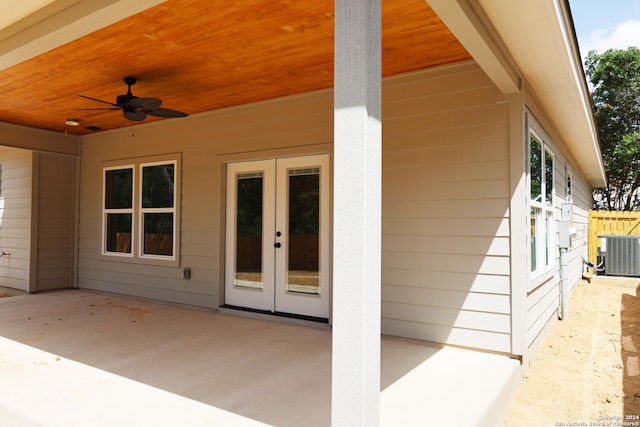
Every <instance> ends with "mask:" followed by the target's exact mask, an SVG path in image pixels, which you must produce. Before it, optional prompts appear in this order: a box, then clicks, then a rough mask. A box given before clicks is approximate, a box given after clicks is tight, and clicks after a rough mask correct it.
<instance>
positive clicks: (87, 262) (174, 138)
mask: <svg viewBox="0 0 640 427" xmlns="http://www.w3.org/2000/svg"><path fill="white" fill-rule="evenodd" d="M114 114H116V113H114ZM332 139H333V97H332V94H331V92H330V91H322V92H319V93H313V94H307V95H301V96H296V97H291V98H286V99H280V100H274V101H269V102H264V103H259V104H252V105H248V106H240V107H236V108H229V109H226V110H220V111H216V112H212V113H205V114H201V115H197V116H194V117H189V118H187V119H173V120H164V121H162V122H159V123H150V124H144V125H141V126H138V127H135V128H128V129H124V130H117V131H111V132H104V133H100V134H96V135H91V136H87V137H84V138H83V142H82V162H81V179H80V214H79V216H80V218H79V222H80V225H79V260H78V263H79V267H78V285H79V286H80V287H82V288H88V289H96V290H104V291H110V292H116V293H125V294H129V295H137V296H144V297H149V298H157V299H163V300H168V301H175V302H180V303H186V304H193V305H199V306H205V307H218V306H219V305H220V304H222V303H223V301H222V300H221V289H222V288H223V286H222V283H223V282H222V280H223V276H222V271H221V269H222V267H221V266H223V265H224V259H223V253H222V247H223V239H224V233H223V230H224V223H223V221H224V215H223V214H222V213H223V212H224V206H223V203H224V197H223V196H224V179H223V177H224V163H225V162H231V161H240V160H249V159H251V160H254V159H263V158H273V157H280V156H292V155H302V154H319V153H331V152H332V145H331V141H332ZM176 152H180V153H181V157H182V193H181V196H182V197H181V204H182V206H181V218H180V219H181V236H180V244H181V247H180V262H179V264H180V265H179V267H176V266H161V265H160V266H158V265H148V264H143V263H132V262H123V261H121V260H119V259H118V258H114V257H112V258H108V257H103V256H101V254H100V252H101V251H100V248H101V206H102V167H103V162H105V161H111V160H117V159H125V160H123V164H127V160H126V159H130V158H137V157H146V156H152V155H159V154H165V153H176ZM183 267H189V268H191V279H190V280H185V279H182V278H181V271H182V268H183Z"/></svg>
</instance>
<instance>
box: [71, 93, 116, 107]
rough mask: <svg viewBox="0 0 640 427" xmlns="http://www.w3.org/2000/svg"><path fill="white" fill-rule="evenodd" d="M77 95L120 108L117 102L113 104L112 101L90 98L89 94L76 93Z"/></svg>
mask: <svg viewBox="0 0 640 427" xmlns="http://www.w3.org/2000/svg"><path fill="white" fill-rule="evenodd" d="M78 96H79V97H81V98H85V99H89V100H91V101H97V102H102V103H103V104H109V105H113V106H114V107H118V110H119V109H120V106H119V105H118V104H114V103H113V102H109V101H103V100H102V99H98V98H92V97H90V96H85V95H78Z"/></svg>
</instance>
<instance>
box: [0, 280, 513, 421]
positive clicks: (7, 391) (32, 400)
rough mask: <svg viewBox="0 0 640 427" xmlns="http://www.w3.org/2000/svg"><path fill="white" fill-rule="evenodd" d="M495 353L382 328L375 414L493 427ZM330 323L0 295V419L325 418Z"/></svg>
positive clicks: (497, 379) (506, 366) (500, 383)
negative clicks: (396, 334) (408, 336)
mask: <svg viewBox="0 0 640 427" xmlns="http://www.w3.org/2000/svg"><path fill="white" fill-rule="evenodd" d="M519 371H520V365H519V362H518V361H516V360H512V359H509V358H507V357H505V356H501V355H495V354H488V353H481V352H475V351H470V350H463V349H458V348H450V347H440V346H437V345H434V344H430V343H426V342H421V341H413V340H407V339H400V338H393V337H383V339H382V373H381V389H382V390H381V424H382V425H385V426H440V425H447V426H458V425H459V426H473V425H478V426H492V425H497V424H499V423H500V421H501V419H502V415H503V414H504V411H505V410H506V408H507V405H508V403H509V401H510V399H511V397H512V395H513V393H514V392H515V390H516V388H517V385H518V383H519ZM330 423H331V330H330V327H329V326H326V325H320V324H311V323H305V322H299V321H292V320H283V319H280V318H277V319H275V318H274V319H267V320H265V319H251V318H247V317H243V316H237V315H233V313H232V312H224V313H216V312H214V311H212V310H204V309H198V308H193V307H187V306H181V305H175V304H169V303H162V302H155V301H148V300H143V299H136V298H129V297H123V296H118V295H113V294H105V293H98V292H90V291H83V290H64V291H55V292H47V293H41V294H32V295H22V296H14V297H9V298H0V425H2V426H5V425H9V426H65V427H69V426H115V425H118V426H133V425H135V426H147V425H148V426H186V425H188V426H211V425H214V426H234V425H238V426H240V425H242V426H245V425H247V426H250V425H274V426H328V425H330Z"/></svg>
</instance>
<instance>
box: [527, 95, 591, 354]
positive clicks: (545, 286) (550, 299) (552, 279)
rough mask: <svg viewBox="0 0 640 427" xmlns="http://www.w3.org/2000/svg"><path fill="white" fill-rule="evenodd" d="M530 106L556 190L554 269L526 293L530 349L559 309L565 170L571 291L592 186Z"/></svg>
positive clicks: (578, 273) (583, 252) (583, 254)
mask: <svg viewBox="0 0 640 427" xmlns="http://www.w3.org/2000/svg"><path fill="white" fill-rule="evenodd" d="M529 106H530V107H533V109H534V111H535V115H536V119H539V123H540V125H541V126H542V127H543V128H544V131H545V133H546V134H547V135H546V136H545V143H546V144H547V145H548V146H549V147H550V149H551V150H552V152H553V154H554V164H553V165H554V189H555V198H554V203H555V208H556V209H555V211H554V215H555V219H556V228H555V248H556V249H555V255H556V259H555V268H554V270H553V273H552V274H551V275H550V276H549V277H548V280H546V281H545V282H544V283H542V284H540V285H539V286H538V287H536V288H535V289H533V290H532V291H530V292H529V293H528V294H527V301H526V310H527V315H526V319H527V332H526V343H527V346H528V347H529V348H531V347H534V346H535V344H536V340H537V338H540V337H541V336H543V334H541V332H542V331H543V330H544V328H545V327H546V326H549V325H551V324H552V322H554V321H555V320H557V318H558V314H559V309H560V292H561V290H560V251H559V246H558V221H559V220H560V218H561V206H562V203H565V202H567V200H568V199H567V196H566V195H567V188H566V183H567V179H566V177H567V173H570V174H571V175H572V186H573V191H572V192H573V197H572V204H573V208H572V218H571V221H572V226H573V227H575V228H576V230H577V235H576V236H574V237H573V238H572V242H571V245H572V246H571V248H570V250H569V253H568V260H569V267H568V284H569V286H570V289H571V291H572V290H573V288H574V287H575V285H576V284H577V283H578V282H579V281H580V279H581V278H582V258H585V259H586V258H587V252H588V247H587V238H588V233H587V224H588V215H589V209H590V207H591V187H590V186H589V184H588V183H587V181H586V180H585V178H584V176H583V174H582V173H581V172H580V170H579V169H577V168H576V167H575V162H574V161H573V159H572V158H571V156H570V155H568V154H567V153H566V150H565V149H564V148H563V146H562V144H561V139H560V138H559V136H558V134H557V133H556V132H554V129H553V127H552V125H551V124H550V123H548V122H546V121H545V120H544V119H541V118H542V117H544V116H543V115H542V113H541V112H540V110H539V109H536V108H535V107H536V104H535V102H534V101H531V100H529Z"/></svg>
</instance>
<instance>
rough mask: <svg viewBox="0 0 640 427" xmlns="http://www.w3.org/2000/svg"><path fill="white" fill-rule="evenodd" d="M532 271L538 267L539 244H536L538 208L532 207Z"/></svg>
mask: <svg viewBox="0 0 640 427" xmlns="http://www.w3.org/2000/svg"><path fill="white" fill-rule="evenodd" d="M530 223H531V271H536V269H537V268H538V263H537V260H538V257H537V255H538V253H537V252H538V246H537V244H536V241H537V236H536V231H537V230H536V228H537V227H536V210H535V209H531V219H530Z"/></svg>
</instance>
